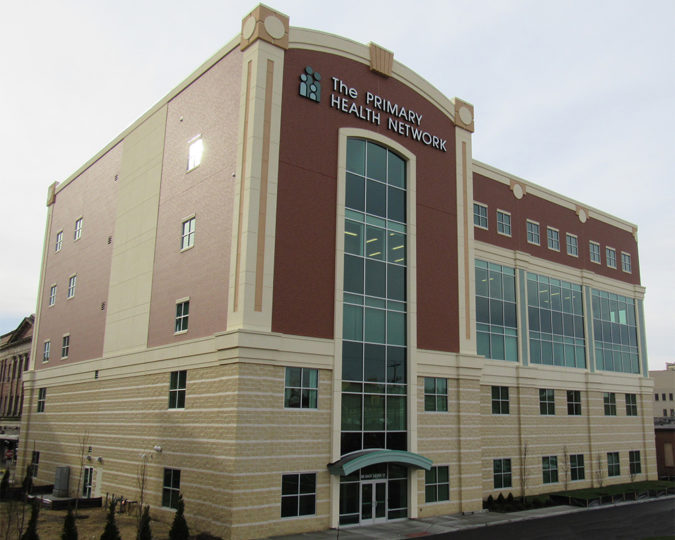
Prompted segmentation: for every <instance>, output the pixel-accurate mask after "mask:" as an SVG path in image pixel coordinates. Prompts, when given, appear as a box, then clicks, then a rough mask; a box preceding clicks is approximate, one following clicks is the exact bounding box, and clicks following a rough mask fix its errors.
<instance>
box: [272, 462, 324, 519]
mask: <svg viewBox="0 0 675 540" xmlns="http://www.w3.org/2000/svg"><path fill="white" fill-rule="evenodd" d="M315 508H316V473H303V474H284V475H283V476H282V477H281V517H282V518H285V517H297V516H310V515H312V514H314V513H316V510H315Z"/></svg>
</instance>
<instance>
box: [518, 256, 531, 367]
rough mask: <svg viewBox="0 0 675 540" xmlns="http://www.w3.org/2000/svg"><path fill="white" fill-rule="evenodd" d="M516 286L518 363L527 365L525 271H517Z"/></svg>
mask: <svg viewBox="0 0 675 540" xmlns="http://www.w3.org/2000/svg"><path fill="white" fill-rule="evenodd" d="M517 286H518V317H519V320H518V341H519V343H520V363H521V364H522V365H523V366H527V364H528V358H529V356H528V350H529V349H528V346H527V343H528V341H529V328H530V325H529V320H528V318H527V310H528V307H527V306H528V303H527V276H526V274H525V270H522V269H519V270H518V275H517Z"/></svg>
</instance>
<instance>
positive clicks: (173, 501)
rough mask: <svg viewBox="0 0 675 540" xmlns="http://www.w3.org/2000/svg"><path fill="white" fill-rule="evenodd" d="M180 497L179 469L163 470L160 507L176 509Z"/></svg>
mask: <svg viewBox="0 0 675 540" xmlns="http://www.w3.org/2000/svg"><path fill="white" fill-rule="evenodd" d="M179 495H180V469H164V483H163V485H162V506H165V507H167V508H178V496H179Z"/></svg>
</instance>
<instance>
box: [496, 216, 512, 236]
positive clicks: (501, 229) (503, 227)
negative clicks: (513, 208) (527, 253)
mask: <svg viewBox="0 0 675 540" xmlns="http://www.w3.org/2000/svg"><path fill="white" fill-rule="evenodd" d="M497 232H498V233H499V234H503V235H506V236H511V214H510V213H509V212H505V211H504V210H497Z"/></svg>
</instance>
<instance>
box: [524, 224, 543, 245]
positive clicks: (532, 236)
mask: <svg viewBox="0 0 675 540" xmlns="http://www.w3.org/2000/svg"><path fill="white" fill-rule="evenodd" d="M527 243H528V244H534V245H535V246H538V245H540V244H541V234H540V232H539V223H537V222H536V221H530V220H529V219H528V220H527Z"/></svg>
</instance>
